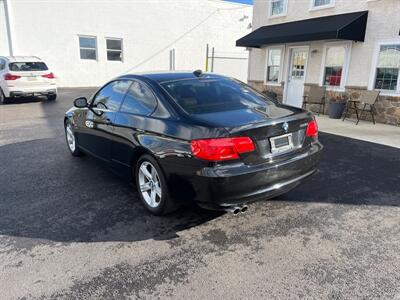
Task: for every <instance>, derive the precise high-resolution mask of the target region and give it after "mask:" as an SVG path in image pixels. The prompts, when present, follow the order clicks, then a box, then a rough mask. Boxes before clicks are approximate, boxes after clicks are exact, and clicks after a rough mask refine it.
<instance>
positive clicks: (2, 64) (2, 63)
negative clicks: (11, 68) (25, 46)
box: [0, 58, 6, 70]
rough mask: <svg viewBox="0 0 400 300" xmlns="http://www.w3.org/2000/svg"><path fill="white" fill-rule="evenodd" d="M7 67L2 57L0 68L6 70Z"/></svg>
mask: <svg viewBox="0 0 400 300" xmlns="http://www.w3.org/2000/svg"><path fill="white" fill-rule="evenodd" d="M5 67H6V61H5V60H4V59H1V58H0V70H4V68H5Z"/></svg>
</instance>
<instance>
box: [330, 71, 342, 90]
mask: <svg viewBox="0 0 400 300" xmlns="http://www.w3.org/2000/svg"><path fill="white" fill-rule="evenodd" d="M341 79H342V70H341V69H340V70H338V71H337V72H334V73H333V74H332V75H331V76H329V85H332V86H339V85H340V81H341Z"/></svg>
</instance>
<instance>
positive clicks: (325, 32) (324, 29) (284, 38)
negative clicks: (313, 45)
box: [236, 11, 368, 48]
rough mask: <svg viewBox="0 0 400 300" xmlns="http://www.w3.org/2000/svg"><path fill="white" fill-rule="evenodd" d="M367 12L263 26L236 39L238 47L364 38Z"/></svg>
mask: <svg viewBox="0 0 400 300" xmlns="http://www.w3.org/2000/svg"><path fill="white" fill-rule="evenodd" d="M367 18H368V11H360V12H354V13H348V14H341V15H334V16H328V17H320V18H313V19H306V20H302V21H295V22H289V23H281V24H275V25H269V26H263V27H260V28H258V29H256V30H254V31H253V32H252V33H249V34H248V35H246V36H244V37H242V38H241V39H239V40H237V41H236V46H241V47H253V48H260V47H261V46H262V45H268V44H279V43H292V42H304V41H317V40H331V39H339V40H352V41H361V42H363V41H364V37H365V28H366V26H367Z"/></svg>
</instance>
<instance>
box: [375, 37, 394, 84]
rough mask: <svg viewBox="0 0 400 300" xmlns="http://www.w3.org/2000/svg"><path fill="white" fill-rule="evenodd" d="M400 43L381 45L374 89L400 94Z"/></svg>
mask: <svg viewBox="0 0 400 300" xmlns="http://www.w3.org/2000/svg"><path fill="white" fill-rule="evenodd" d="M399 81H400V43H399V44H392V45H390V44H388V45H380V47H379V53H378V60H377V65H376V70H375V82H374V88H375V89H379V90H387V91H394V92H400V86H399V85H400V82H399Z"/></svg>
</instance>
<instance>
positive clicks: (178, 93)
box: [161, 77, 273, 114]
mask: <svg viewBox="0 0 400 300" xmlns="http://www.w3.org/2000/svg"><path fill="white" fill-rule="evenodd" d="M161 85H162V86H163V87H164V88H165V89H166V90H167V91H168V93H169V94H170V95H171V96H172V97H173V98H174V100H175V101H176V102H177V103H178V105H179V106H180V107H182V108H183V110H185V111H186V112H187V113H189V114H204V113H214V112H221V111H229V110H238V109H247V108H260V107H265V106H267V105H271V104H273V102H272V101H270V100H268V99H267V98H265V97H264V96H263V95H262V94H259V93H258V92H256V91H254V90H253V89H252V88H250V87H249V86H247V85H245V84H243V83H241V82H239V81H236V80H233V79H228V78H206V77H205V78H198V79H187V80H179V81H171V82H165V83H162V84H161Z"/></svg>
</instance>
